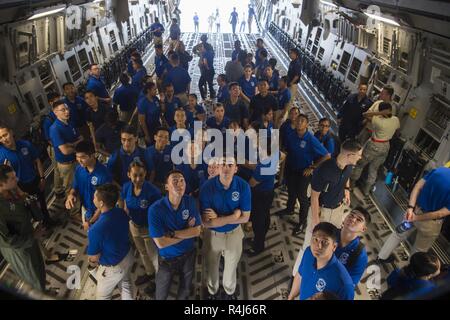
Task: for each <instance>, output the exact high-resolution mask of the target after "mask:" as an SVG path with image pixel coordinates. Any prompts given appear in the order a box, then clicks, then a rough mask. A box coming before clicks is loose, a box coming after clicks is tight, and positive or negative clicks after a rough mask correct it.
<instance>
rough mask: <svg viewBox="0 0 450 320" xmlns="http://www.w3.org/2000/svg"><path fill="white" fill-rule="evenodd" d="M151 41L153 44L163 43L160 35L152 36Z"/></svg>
mask: <svg viewBox="0 0 450 320" xmlns="http://www.w3.org/2000/svg"><path fill="white" fill-rule="evenodd" d="M153 43H154V44H155V46H156V45H157V44H161V45H162V44H163V39H162V37H155V36H153Z"/></svg>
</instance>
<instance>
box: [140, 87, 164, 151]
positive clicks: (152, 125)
mask: <svg viewBox="0 0 450 320" xmlns="http://www.w3.org/2000/svg"><path fill="white" fill-rule="evenodd" d="M144 94H145V97H144V98H142V99H141V100H140V101H139V102H138V119H139V125H140V126H141V128H142V131H144V137H145V142H146V144H147V145H151V144H153V142H154V140H153V136H154V135H155V134H156V129H157V128H158V127H160V126H161V119H160V117H161V108H162V106H161V102H160V101H159V99H158V97H157V96H156V94H157V92H156V85H155V84H154V83H153V82H150V83H147V84H146V85H145V87H144Z"/></svg>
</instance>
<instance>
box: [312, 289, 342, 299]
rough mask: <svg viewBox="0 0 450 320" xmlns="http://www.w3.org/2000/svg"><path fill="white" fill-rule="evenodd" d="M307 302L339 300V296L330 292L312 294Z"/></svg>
mask: <svg viewBox="0 0 450 320" xmlns="http://www.w3.org/2000/svg"><path fill="white" fill-rule="evenodd" d="M308 300H340V299H339V296H338V295H337V294H336V293H334V292H331V291H320V292H316V293H315V294H313V295H312V296H311V297H310V298H308Z"/></svg>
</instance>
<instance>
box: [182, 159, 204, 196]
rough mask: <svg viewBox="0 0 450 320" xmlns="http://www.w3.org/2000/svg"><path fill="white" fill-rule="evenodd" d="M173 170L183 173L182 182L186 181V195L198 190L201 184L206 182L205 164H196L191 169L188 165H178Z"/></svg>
mask: <svg viewBox="0 0 450 320" xmlns="http://www.w3.org/2000/svg"><path fill="white" fill-rule="evenodd" d="M175 169H177V170H180V171H181V172H183V176H184V180H185V181H186V191H185V193H186V194H190V193H191V192H194V191H196V190H198V189H199V188H200V186H202V185H203V183H204V182H205V181H206V180H208V166H207V165H206V164H205V163H202V164H197V165H196V166H195V168H194V169H192V167H191V165H190V164H185V163H182V164H179V165H176V166H175Z"/></svg>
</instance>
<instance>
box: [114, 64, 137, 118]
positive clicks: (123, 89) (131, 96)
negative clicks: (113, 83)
mask: <svg viewBox="0 0 450 320" xmlns="http://www.w3.org/2000/svg"><path fill="white" fill-rule="evenodd" d="M119 80H120V83H121V86H120V87H118V88H117V89H116V90H115V91H114V97H113V102H114V104H115V105H118V106H119V110H120V114H119V116H120V121H123V122H125V123H128V121H130V118H131V115H132V114H133V111H134V109H135V108H136V103H137V97H138V94H137V93H136V92H135V91H134V89H133V87H132V86H131V84H130V77H129V76H128V75H127V74H126V73H125V72H124V73H122V74H121V75H120V77H119Z"/></svg>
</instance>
